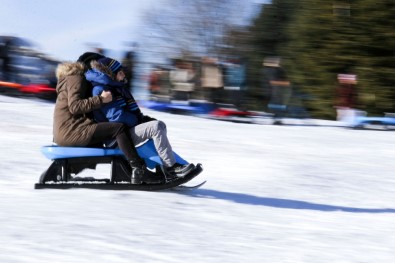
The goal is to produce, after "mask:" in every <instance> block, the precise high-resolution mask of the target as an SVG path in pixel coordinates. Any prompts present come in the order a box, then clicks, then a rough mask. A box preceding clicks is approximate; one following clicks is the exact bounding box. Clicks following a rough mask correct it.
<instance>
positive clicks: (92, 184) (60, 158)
mask: <svg viewBox="0 0 395 263" xmlns="http://www.w3.org/2000/svg"><path fill="white" fill-rule="evenodd" d="M41 152H42V153H43V154H44V155H45V157H47V158H48V159H51V160H52V163H51V165H50V166H49V167H48V169H47V170H46V171H44V172H43V173H42V174H41V176H40V179H39V182H38V183H36V184H35V189H44V188H50V189H51V188H52V189H69V188H90V189H103V190H144V191H155V190H164V189H169V188H173V187H176V186H179V185H182V184H184V183H186V182H188V181H190V180H192V179H193V178H194V177H196V176H197V175H198V174H200V173H201V172H202V171H203V168H202V165H201V164H197V165H196V168H195V169H194V170H193V171H191V172H190V173H188V174H187V175H186V176H185V177H182V178H166V175H165V174H164V173H163V171H162V169H161V167H162V165H163V164H162V161H161V159H160V157H159V155H158V153H157V151H156V149H155V146H154V143H153V141H152V140H148V141H147V142H145V143H144V144H142V145H140V146H138V147H137V152H138V154H139V156H140V157H141V158H143V159H144V161H145V163H146V165H147V168H149V170H150V172H152V173H155V175H156V176H158V177H159V178H163V179H164V182H163V183H160V184H131V183H130V181H131V179H130V174H131V169H130V166H129V163H128V161H127V160H126V159H125V157H124V155H123V153H122V152H121V150H120V149H118V148H90V147H60V146H56V145H51V146H43V147H42V148H41ZM174 155H175V158H176V162H178V163H180V164H187V163H188V162H187V161H186V160H185V159H183V158H182V157H180V156H179V155H178V154H177V153H174ZM98 164H110V165H111V170H110V175H109V178H104V179H96V178H93V177H80V176H77V175H79V174H80V173H81V172H82V171H83V170H85V169H96V166H97V165H98Z"/></svg>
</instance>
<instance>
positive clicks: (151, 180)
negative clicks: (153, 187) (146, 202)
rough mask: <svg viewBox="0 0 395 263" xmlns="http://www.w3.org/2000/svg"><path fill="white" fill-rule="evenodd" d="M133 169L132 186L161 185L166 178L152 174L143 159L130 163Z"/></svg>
mask: <svg viewBox="0 0 395 263" xmlns="http://www.w3.org/2000/svg"><path fill="white" fill-rule="evenodd" d="M129 164H130V167H131V168H132V174H131V176H130V177H131V180H130V182H131V183H132V184H143V183H146V184H161V183H164V178H162V177H160V176H158V175H156V174H154V173H152V172H150V171H149V170H148V169H147V167H146V165H145V163H144V160H142V159H134V160H131V161H130V162H129Z"/></svg>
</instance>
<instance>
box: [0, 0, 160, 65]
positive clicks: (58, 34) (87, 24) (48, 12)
mask: <svg viewBox="0 0 395 263" xmlns="http://www.w3.org/2000/svg"><path fill="white" fill-rule="evenodd" d="M155 2H156V1H155V0H144V1H130V0H112V1H110V0H95V1H91V0H67V1H64V0H16V1H15V0H0V6H1V15H0V35H14V36H19V37H24V38H26V39H28V40H31V41H32V42H34V43H36V44H37V45H38V46H39V47H40V50H41V51H43V52H44V53H47V54H49V55H50V56H52V57H54V58H57V59H63V60H74V59H76V58H77V57H78V56H79V55H80V54H82V53H83V52H84V51H86V50H87V49H89V48H90V47H89V45H88V44H89V43H98V44H100V45H101V46H102V47H105V48H110V49H113V50H126V49H127V46H126V44H125V43H127V42H131V41H136V40H138V39H137V38H138V35H139V30H140V29H141V25H142V24H143V19H142V15H143V14H144V12H145V10H146V9H147V8H148V7H149V6H150V5H153V4H154V3H155Z"/></svg>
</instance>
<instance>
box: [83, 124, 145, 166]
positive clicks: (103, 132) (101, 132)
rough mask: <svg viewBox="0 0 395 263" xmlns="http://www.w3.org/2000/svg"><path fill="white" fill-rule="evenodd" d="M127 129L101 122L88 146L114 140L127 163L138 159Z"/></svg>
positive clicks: (120, 125) (122, 126) (121, 125)
mask: <svg viewBox="0 0 395 263" xmlns="http://www.w3.org/2000/svg"><path fill="white" fill-rule="evenodd" d="M126 131H127V128H126V126H125V125H124V124H122V123H115V122H101V123H98V124H97V127H96V129H95V132H94V133H93V136H92V139H91V141H90V143H89V144H90V145H92V144H97V143H103V142H104V141H106V140H110V139H116V140H117V143H118V147H119V149H120V150H121V151H122V152H123V154H124V155H125V157H126V159H127V160H128V161H132V160H135V159H139V158H140V157H139V156H138V154H137V151H136V148H135V146H134V144H133V142H132V139H131V138H130V135H129V133H128V132H126Z"/></svg>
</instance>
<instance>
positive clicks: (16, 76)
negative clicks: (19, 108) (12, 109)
mask: <svg viewBox="0 0 395 263" xmlns="http://www.w3.org/2000/svg"><path fill="white" fill-rule="evenodd" d="M59 63H60V61H57V60H54V59H51V58H49V57H48V56H46V55H45V54H43V53H41V52H39V49H38V47H36V46H35V45H34V44H33V43H31V42H30V41H28V40H26V39H23V38H20V37H14V36H0V66H1V67H0V93H1V94H7V95H33V96H37V97H40V98H45V99H55V98H56V90H55V87H56V76H55V70H56V67H57V65H58V64H59Z"/></svg>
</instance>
